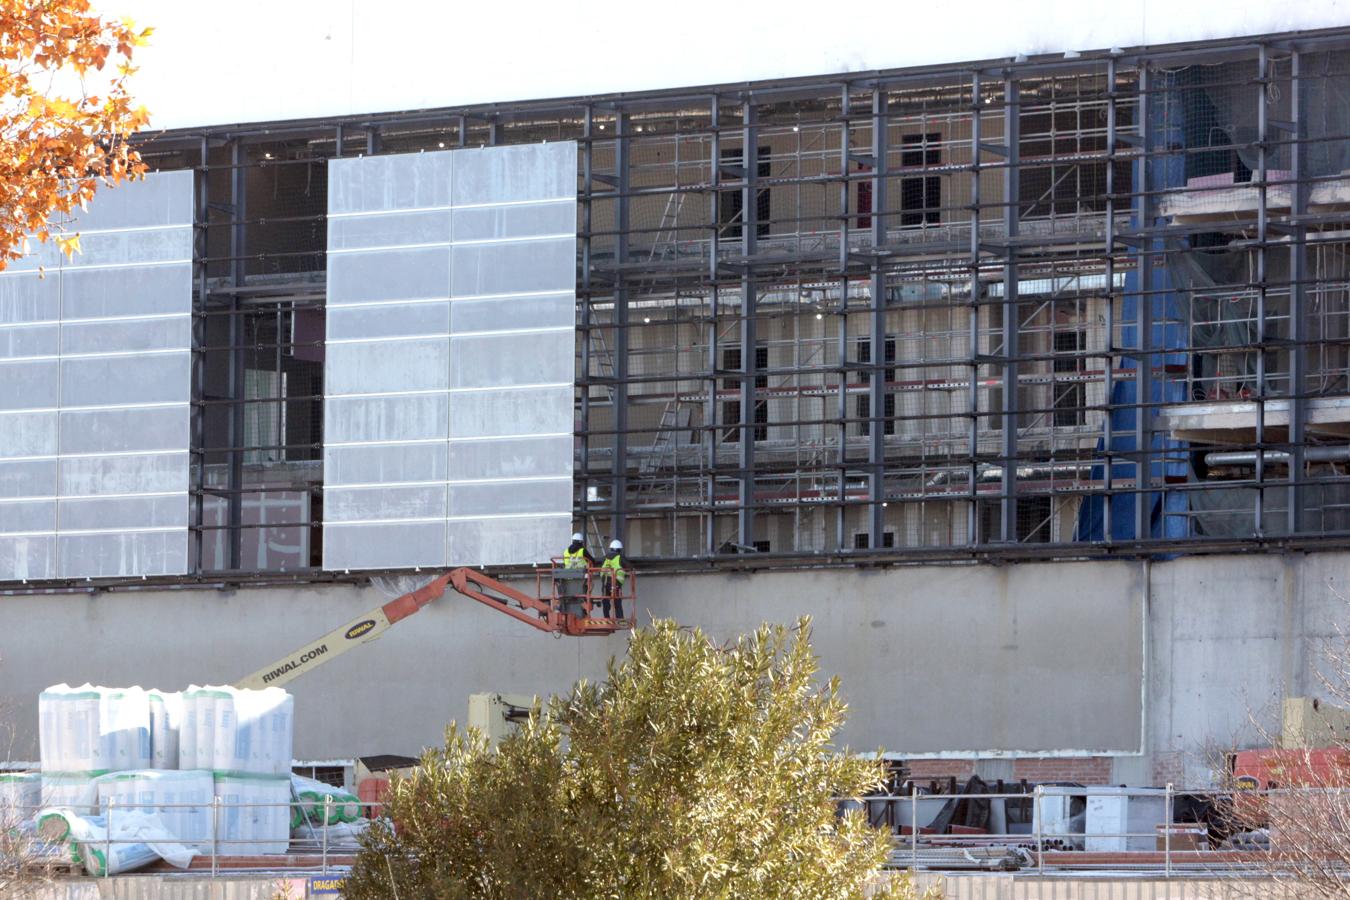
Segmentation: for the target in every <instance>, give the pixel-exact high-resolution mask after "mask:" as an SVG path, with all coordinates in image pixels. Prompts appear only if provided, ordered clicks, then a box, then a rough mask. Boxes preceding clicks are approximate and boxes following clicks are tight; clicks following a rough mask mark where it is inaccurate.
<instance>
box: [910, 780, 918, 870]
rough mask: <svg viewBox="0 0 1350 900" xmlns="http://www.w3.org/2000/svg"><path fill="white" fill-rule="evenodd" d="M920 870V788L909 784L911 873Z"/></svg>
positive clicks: (911, 783)
mask: <svg viewBox="0 0 1350 900" xmlns="http://www.w3.org/2000/svg"><path fill="white" fill-rule="evenodd" d="M918 870H919V786H918V785H917V784H915V783H914V782H912V781H911V782H910V783H909V871H910V873H911V874H913V873H915V872H917V871H918Z"/></svg>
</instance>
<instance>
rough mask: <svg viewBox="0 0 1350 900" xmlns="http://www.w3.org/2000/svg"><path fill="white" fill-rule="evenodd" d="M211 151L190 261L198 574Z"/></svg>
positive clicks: (195, 563)
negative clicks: (194, 292) (208, 175)
mask: <svg viewBox="0 0 1350 900" xmlns="http://www.w3.org/2000/svg"><path fill="white" fill-rule="evenodd" d="M210 152H211V145H210V142H209V141H208V140H207V139H206V138H205V137H203V138H202V139H201V146H200V150H199V153H200V154H201V168H200V169H199V170H198V171H197V173H196V184H195V187H196V208H195V210H194V214H195V215H194V228H193V258H192V264H193V267H194V274H195V276H196V278H195V281H196V296H195V297H194V298H193V301H194V302H193V307H192V386H191V392H192V393H191V396H192V406H191V417H192V424H191V434H192V443H191V448H192V452H191V453H189V454H188V459H189V460H191V465H192V467H193V468H192V485H193V490H192V507H191V508H192V512H191V517H192V518H191V522H192V528H193V531H192V533H191V541H192V545H191V568H192V571H194V572H201V571H203V570H204V569H205V568H206V567H205V566H204V565H203V554H202V550H203V548H204V545H205V541H204V535H203V532H202V528H203V526H204V525H205V524H206V495H205V490H206V406H205V405H204V401H205V399H206V349H205V348H206V345H207V337H206V296H207V278H206V258H207V256H209V255H210V252H209V247H208V241H209V237H208V235H209V232H210V220H211V210H210V193H209V190H208V187H209V185H208V179H207V171H208V161H209V154H210Z"/></svg>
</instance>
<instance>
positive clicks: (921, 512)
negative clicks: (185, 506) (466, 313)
mask: <svg viewBox="0 0 1350 900" xmlns="http://www.w3.org/2000/svg"><path fill="white" fill-rule="evenodd" d="M1348 48H1350V30H1331V31H1325V32H1318V33H1307V34H1300V35H1275V36H1268V37H1263V38H1259V39H1247V40H1242V41H1217V42H1208V43H1202V44H1192V45H1186V46H1176V47H1161V48H1150V49H1149V50H1148V51H1146V52H1145V51H1139V52H1134V51H1126V52H1123V53H1122V52H1119V51H1114V52H1110V53H1107V52H1102V53H1085V54H1083V55H1082V56H1080V57H1077V58H1074V59H1065V58H1062V57H1045V58H1032V59H1030V60H1026V61H1020V60H1019V61H1009V60H1000V61H992V62H988V63H981V64H964V65H960V66H949V67H937V68H930V69H925V70H922V71H906V70H896V71H889V72H874V73H867V74H865V75H850V76H832V77H812V78H801V79H792V80H784V81H776V82H766V83H761V84H751V85H737V86H726V87H710V88H699V89H696V90H695V89H690V90H669V91H659V92H650V93H646V94H625V95H617V96H613V97H593V98H579V99H572V100H559V101H548V102H540V103H519V104H508V105H494V106H491V107H482V108H464V109H453V110H437V111H420V112H416V113H407V114H387V115H380V116H370V117H364V118H362V119H339V120H329V121H307V122H289V123H271V124H268V125H266V126H258V127H250V128H242V129H241V128H212V129H206V130H195V131H192V132H190V133H189V132H179V133H167V134H163V135H159V136H156V137H154V138H153V139H150V140H149V141H148V142H147V143H146V145H145V147H144V152H145V154H146V158H147V159H148V160H149V162H150V163H151V165H152V166H156V167H159V168H164V169H171V168H186V167H192V168H195V169H197V170H198V172H199V173H200V178H199V187H200V198H199V204H198V206H199V209H198V258H197V269H198V279H197V298H196V309H197V317H196V322H197V332H196V333H197V341H196V344H195V346H196V347H197V353H196V359H197V367H196V375H195V381H194V400H195V403H196V405H195V409H196V418H195V422H196V427H195V430H194V460H195V466H196V467H195V469H194V478H195V481H194V487H195V492H194V496H195V498H196V501H195V513H194V526H193V528H194V533H195V534H196V535H197V540H196V542H195V543H196V547H197V566H198V569H199V570H200V572H201V573H202V574H203V575H206V574H209V573H213V572H221V571H227V572H269V571H280V570H286V571H298V572H300V573H302V574H303V573H304V572H306V571H312V570H313V567H314V566H315V560H316V559H317V554H318V546H319V542H320V540H321V532H322V472H321V465H320V460H321V457H322V452H321V448H322V408H321V407H322V404H321V395H322V384H321V379H322V358H323V347H322V335H323V329H322V314H323V313H322V311H323V295H324V285H323V272H324V246H325V233H326V228H325V208H326V206H325V203H326V197H325V196H324V185H325V184H326V172H325V163H326V161H327V160H328V159H331V158H333V157H335V156H349V155H355V154H360V153H363V154H376V153H407V152H423V151H426V152H430V151H435V150H440V149H453V148H456V147H468V146H480V145H491V144H508V143H524V142H537V141H545V140H546V141H554V140H573V141H577V142H578V145H579V151H580V152H579V171H578V201H579V202H578V210H579V212H578V215H579V221H578V248H577V253H578V269H577V297H578V303H577V327H578V346H577V369H576V371H577V377H576V383H577V397H576V462H575V468H574V476H575V478H574V480H575V487H576V494H575V514H576V517H577V520H578V523H579V525H584V529H585V530H586V531H587V533H588V534H590V535H592V536H593V537H595V538H597V539H608V538H609V537H611V536H618V537H622V538H623V539H624V541H625V545H626V547H627V549H628V552H629V553H630V555H631V556H634V557H637V558H639V559H642V560H643V561H644V562H645V563H647V564H652V565H659V564H663V563H669V564H672V565H678V564H681V563H684V562H688V561H692V560H706V561H712V562H715V563H716V562H719V561H721V562H725V563H734V564H736V565H752V564H757V563H761V564H765V565H777V564H782V563H783V562H785V561H791V560H801V561H806V562H815V563H828V562H840V561H844V562H848V561H856V560H888V559H895V560H900V559H906V558H970V557H972V556H978V557H985V558H987V557H1008V558H1015V557H1021V556H1027V555H1045V556H1085V555H1094V554H1098V553H1104V552H1116V553H1119V552H1150V551H1152V550H1156V549H1158V548H1160V547H1166V548H1167V549H1169V550H1175V549H1177V548H1178V547H1183V546H1190V547H1193V548H1194V549H1196V550H1201V549H1205V548H1214V547H1221V546H1232V545H1233V544H1234V543H1239V544H1242V545H1244V546H1246V547H1253V546H1267V545H1275V544H1276V543H1278V544H1279V545H1281V546H1283V545H1287V544H1289V543H1291V542H1295V541H1298V542H1305V543H1313V542H1316V543H1325V542H1327V541H1337V540H1340V541H1343V540H1345V538H1347V537H1350V522H1347V521H1344V519H1345V517H1344V516H1343V514H1342V512H1341V508H1340V507H1341V506H1343V504H1341V503H1340V502H1339V500H1338V499H1337V498H1339V497H1340V494H1341V493H1342V489H1341V488H1339V487H1338V485H1342V484H1344V483H1346V477H1345V472H1344V468H1345V460H1344V459H1343V458H1340V457H1337V456H1336V454H1335V453H1330V454H1329V453H1327V452H1325V451H1326V450H1327V448H1328V447H1335V446H1337V445H1340V446H1344V444H1345V442H1346V440H1347V439H1350V403H1348V404H1345V405H1344V406H1345V407H1346V410H1345V413H1344V418H1342V413H1341V412H1339V411H1338V410H1340V409H1341V407H1340V406H1337V405H1336V404H1331V405H1325V404H1324V405H1322V406H1315V404H1314V403H1313V401H1315V400H1320V399H1327V398H1331V399H1335V398H1338V397H1347V396H1350V385H1348V384H1347V378H1350V357H1348V355H1347V345H1348V344H1350V331H1348V328H1350V288H1347V271H1346V263H1345V256H1346V253H1347V249H1350V231H1347V225H1348V224H1350V158H1347V157H1350V112H1347V111H1346V110H1347V109H1350V49H1348ZM316 326H317V327H316ZM1216 403H1229V404H1230V405H1231V404H1233V403H1236V404H1238V405H1239V406H1242V408H1241V409H1227V408H1225V409H1222V410H1219V411H1218V412H1214V413H1211V412H1206V411H1205V410H1206V409H1210V408H1211V407H1214V404H1216ZM1280 404H1283V405H1282V406H1281V405H1280ZM1225 417H1226V418H1225ZM1237 451H1252V453H1251V454H1250V462H1248V463H1244V462H1241V461H1240V459H1239V458H1238V457H1228V458H1227V459H1228V460H1229V461H1228V462H1224V463H1223V464H1221V465H1220V464H1214V465H1211V464H1208V463H1207V462H1206V459H1207V458H1214V459H1225V457H1222V456H1220V457H1215V456H1214V454H1222V453H1225V452H1237ZM1314 451H1315V452H1314ZM1241 459H1246V457H1242V458H1241ZM1324 507H1325V508H1324ZM1215 510H1220V512H1215Z"/></svg>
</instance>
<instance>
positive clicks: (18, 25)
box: [0, 0, 150, 269]
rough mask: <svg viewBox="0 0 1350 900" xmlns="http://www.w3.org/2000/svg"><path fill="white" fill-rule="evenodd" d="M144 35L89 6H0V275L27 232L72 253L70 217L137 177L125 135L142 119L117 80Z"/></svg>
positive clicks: (20, 1)
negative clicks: (103, 189)
mask: <svg viewBox="0 0 1350 900" xmlns="http://www.w3.org/2000/svg"><path fill="white" fill-rule="evenodd" d="M149 35H150V29H144V30H139V31H138V30H136V28H135V27H134V26H133V25H132V23H131V22H130V21H122V22H110V21H107V20H105V19H102V18H100V17H99V16H98V15H97V14H95V13H94V12H92V11H91V10H90V4H89V0H0V269H3V268H4V267H5V265H6V264H7V263H8V262H9V261H10V260H13V259H17V258H19V257H20V256H22V255H23V254H24V252H25V250H26V240H27V236H28V235H33V236H35V237H37V238H38V239H39V240H42V241H46V240H48V239H49V238H52V237H55V238H56V241H57V243H58V244H59V245H60V246H61V248H62V249H63V250H65V252H67V253H71V252H73V251H75V250H78V249H79V235H78V234H67V233H64V226H65V224H67V223H68V222H69V217H70V214H71V213H72V212H73V211H74V210H76V209H78V208H82V207H83V206H84V204H86V203H87V202H88V201H89V199H90V198H91V197H93V196H94V192H95V191H96V190H97V189H98V187H99V185H100V184H115V183H116V182H118V181H121V180H122V179H124V178H134V177H137V176H139V175H140V174H142V173H143V172H144V170H145V165H144V163H142V162H141V159H140V156H139V155H138V154H137V153H136V151H135V149H133V148H132V146H131V144H130V138H131V136H132V134H134V133H135V132H136V131H137V130H138V129H140V128H141V127H142V126H144V125H145V124H146V122H147V121H148V118H149V117H148V114H147V113H146V111H145V109H144V108H143V107H138V106H135V105H134V103H133V101H132V99H131V96H130V94H129V92H128V89H127V83H126V81H127V77H128V76H130V75H131V74H132V73H133V72H134V71H135V69H134V68H133V67H132V66H131V62H130V60H131V55H132V52H133V51H134V49H135V48H136V47H137V46H138V45H140V44H142V43H144V42H145V40H146V39H147V38H148V37H149Z"/></svg>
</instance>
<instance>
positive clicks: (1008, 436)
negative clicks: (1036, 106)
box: [999, 75, 1021, 544]
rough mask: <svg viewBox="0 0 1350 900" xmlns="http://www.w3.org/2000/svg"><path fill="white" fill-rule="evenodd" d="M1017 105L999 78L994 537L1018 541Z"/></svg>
mask: <svg viewBox="0 0 1350 900" xmlns="http://www.w3.org/2000/svg"><path fill="white" fill-rule="evenodd" d="M1020 110H1021V106H1020V98H1019V97H1018V87H1017V81H1016V79H1014V78H1013V77H1012V76H1011V75H1009V76H1007V77H1006V78H1004V81H1003V142H1004V144H1005V145H1006V147H1007V152H1008V158H1007V165H1006V167H1005V168H1004V169H1003V232H1004V241H1005V243H1004V251H1003V252H1004V264H1003V448H1002V452H1001V453H1000V454H999V455H1000V456H1001V457H1002V465H1003V482H1002V487H1001V491H1002V497H1001V498H1000V507H1001V513H1002V514H1001V515H1000V516H999V519H1000V521H999V540H1001V541H1003V542H1004V543H1009V544H1014V543H1016V542H1017V343H1018V341H1017V333H1018V330H1019V326H1020V325H1021V322H1020V321H1019V315H1018V308H1017V298H1018V291H1017V247H1016V238H1017V224H1018V213H1019V211H1020V188H1021V177H1020V176H1021V171H1020V168H1021V149H1020V147H1019V144H1021V129H1020V127H1019V126H1020V123H1019V121H1018V117H1019V113H1020Z"/></svg>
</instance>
